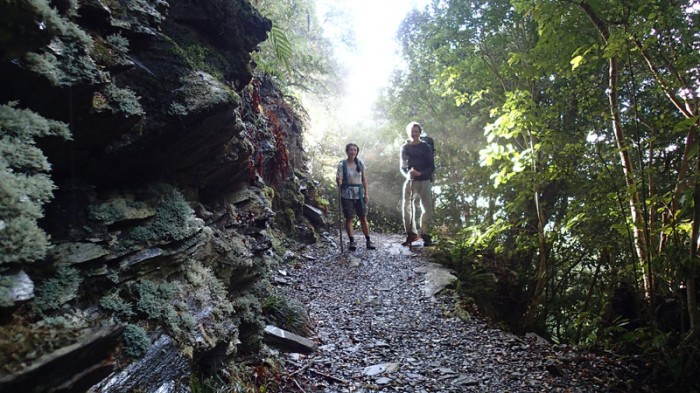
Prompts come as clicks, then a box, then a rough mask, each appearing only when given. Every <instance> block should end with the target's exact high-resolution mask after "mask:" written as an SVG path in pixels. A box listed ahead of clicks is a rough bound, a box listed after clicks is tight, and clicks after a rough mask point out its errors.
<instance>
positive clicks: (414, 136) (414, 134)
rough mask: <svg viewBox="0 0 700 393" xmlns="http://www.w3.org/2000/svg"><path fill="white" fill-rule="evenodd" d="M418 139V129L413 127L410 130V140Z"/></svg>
mask: <svg viewBox="0 0 700 393" xmlns="http://www.w3.org/2000/svg"><path fill="white" fill-rule="evenodd" d="M418 138H420V127H418V126H413V128H411V139H413V140H414V141H415V140H418Z"/></svg>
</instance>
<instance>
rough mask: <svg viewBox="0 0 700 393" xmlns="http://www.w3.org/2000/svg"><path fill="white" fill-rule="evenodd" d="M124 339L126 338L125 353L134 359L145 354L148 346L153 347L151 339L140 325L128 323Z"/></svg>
mask: <svg viewBox="0 0 700 393" xmlns="http://www.w3.org/2000/svg"><path fill="white" fill-rule="evenodd" d="M122 339H123V340H124V353H125V354H126V355H127V356H130V357H132V358H134V359H138V358H140V357H141V356H143V355H145V354H146V352H147V351H148V348H150V347H151V339H150V338H149V337H148V334H147V333H146V331H145V330H144V329H143V328H142V327H140V326H136V325H131V324H129V325H127V326H126V327H125V328H124V333H123V334H122Z"/></svg>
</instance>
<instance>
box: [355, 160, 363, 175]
mask: <svg viewBox="0 0 700 393" xmlns="http://www.w3.org/2000/svg"><path fill="white" fill-rule="evenodd" d="M355 160H357V168H358V169H359V170H360V172H364V171H365V163H364V162H362V160H360V159H359V158H355Z"/></svg>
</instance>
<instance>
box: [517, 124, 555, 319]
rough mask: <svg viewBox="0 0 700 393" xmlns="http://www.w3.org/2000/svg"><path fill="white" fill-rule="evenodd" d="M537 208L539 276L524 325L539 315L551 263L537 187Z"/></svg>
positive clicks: (535, 164) (531, 144) (530, 138)
mask: <svg viewBox="0 0 700 393" xmlns="http://www.w3.org/2000/svg"><path fill="white" fill-rule="evenodd" d="M532 139H533V138H532V135H528V140H529V143H530V149H532V151H533V152H534V151H535V149H534V143H533V140H532ZM532 160H533V161H532V170H533V172H534V173H537V162H536V161H535V160H536V158H535V155H534V154H533V158H532ZM534 197H535V210H536V212H537V239H538V244H539V258H538V264H537V278H536V282H535V291H534V293H533V295H532V300H530V305H529V306H528V309H527V312H526V313H525V316H524V317H523V325H524V326H529V325H531V324H532V323H533V321H534V320H535V316H536V315H537V310H538V309H539V307H540V303H542V294H543V293H544V289H545V287H546V284H547V271H548V266H549V263H548V261H547V257H548V253H547V238H546V237H545V233H544V214H543V213H542V204H541V201H540V196H539V192H538V191H537V189H535V195H534Z"/></svg>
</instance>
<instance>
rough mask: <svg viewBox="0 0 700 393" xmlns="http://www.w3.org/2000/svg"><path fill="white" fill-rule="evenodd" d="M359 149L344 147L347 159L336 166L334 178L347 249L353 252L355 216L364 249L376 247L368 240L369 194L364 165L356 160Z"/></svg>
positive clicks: (352, 145) (352, 146)
mask: <svg viewBox="0 0 700 393" xmlns="http://www.w3.org/2000/svg"><path fill="white" fill-rule="evenodd" d="M359 152H360V148H359V147H358V146H357V145H356V144H354V143H348V144H347V145H346V146H345V153H346V154H347V155H348V158H347V159H345V160H342V161H341V162H340V164H339V165H338V173H337V175H336V177H335V181H336V183H338V187H340V202H341V205H342V207H343V216H345V230H346V231H347V233H348V238H349V239H350V243H349V244H348V248H349V249H350V251H355V249H356V248H357V244H356V243H355V233H354V229H353V225H352V224H353V223H352V221H353V219H354V218H355V215H357V217H358V218H359V219H360V227H361V228H362V233H364V234H365V240H366V242H367V243H366V247H367V249H368V250H374V249H375V248H376V247H375V245H374V243H372V240H370V238H369V224H367V202H369V192H368V190H369V189H368V188H367V175H366V174H365V165H364V163H362V161H361V160H360V159H359V158H357V154H358V153H359Z"/></svg>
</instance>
